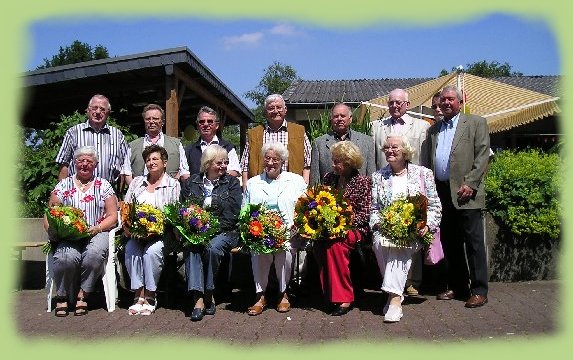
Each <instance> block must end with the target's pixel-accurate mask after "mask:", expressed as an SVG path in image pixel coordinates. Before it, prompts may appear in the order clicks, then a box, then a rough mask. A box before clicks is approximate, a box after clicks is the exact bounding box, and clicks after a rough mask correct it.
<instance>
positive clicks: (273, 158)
mask: <svg viewBox="0 0 573 360" xmlns="http://www.w3.org/2000/svg"><path fill="white" fill-rule="evenodd" d="M263 159H264V160H265V162H267V163H270V162H273V163H280V162H281V161H282V160H281V159H279V158H275V157H270V156H265V157H264V158H263Z"/></svg>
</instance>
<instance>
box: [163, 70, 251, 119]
mask: <svg viewBox="0 0 573 360" xmlns="http://www.w3.org/2000/svg"><path fill="white" fill-rule="evenodd" d="M173 73H174V74H175V76H176V77H177V78H178V79H179V80H181V81H182V82H183V83H185V85H186V86H187V87H188V88H189V89H190V90H192V91H194V92H195V93H197V95H199V97H201V98H203V99H205V100H206V101H207V102H209V103H210V104H211V105H212V107H218V108H220V109H222V110H223V112H224V113H225V114H226V115H227V116H228V117H230V118H232V119H233V120H234V121H235V122H236V123H237V124H240V125H243V124H244V125H245V126H246V124H247V122H246V120H245V119H241V117H240V116H239V115H237V114H236V113H235V112H233V111H232V109H231V108H230V107H228V106H227V105H226V104H225V103H224V102H223V101H221V100H219V99H218V98H217V97H216V96H214V95H213V94H211V93H210V92H209V91H208V90H207V89H206V88H205V87H203V86H202V85H200V84H199V83H197V82H195V81H193V79H191V77H190V76H189V75H187V74H186V73H185V72H184V71H183V70H181V69H179V68H178V67H177V66H174V67H173ZM219 115H220V116H222V115H223V114H219Z"/></svg>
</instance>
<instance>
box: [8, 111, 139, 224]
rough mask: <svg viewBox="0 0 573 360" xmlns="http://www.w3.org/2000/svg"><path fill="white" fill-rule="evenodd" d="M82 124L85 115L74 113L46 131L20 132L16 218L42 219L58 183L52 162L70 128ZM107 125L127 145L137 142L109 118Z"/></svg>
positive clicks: (63, 116)
mask: <svg viewBox="0 0 573 360" xmlns="http://www.w3.org/2000/svg"><path fill="white" fill-rule="evenodd" d="M85 121H86V115H85V114H80V113H78V112H75V113H74V114H72V115H69V116H65V115H62V116H61V118H60V121H59V122H52V123H50V125H49V127H48V128H47V129H45V130H35V129H22V130H21V137H22V145H21V151H20V159H19V160H18V163H17V165H16V166H17V173H18V177H19V181H20V190H21V194H20V207H19V210H18V216H20V217H42V216H43V214H44V209H45V207H46V205H47V203H48V198H49V196H50V192H51V191H52V190H53V189H54V187H55V186H56V184H57V182H58V171H59V169H58V164H56V162H55V160H56V156H57V155H58V151H59V150H60V146H61V144H62V141H63V139H64V135H65V133H66V131H67V130H68V129H69V128H70V127H72V126H74V125H77V124H79V123H82V122H85ZM107 122H108V124H110V125H112V126H115V127H117V128H119V129H121V131H122V132H123V134H124V136H125V138H126V140H127V141H128V142H129V141H131V140H133V139H135V138H137V136H136V135H133V134H132V133H131V132H130V131H129V130H128V128H126V127H122V126H119V125H118V124H117V123H116V121H115V120H113V119H112V118H108V120H107Z"/></svg>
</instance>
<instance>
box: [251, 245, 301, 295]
mask: <svg viewBox="0 0 573 360" xmlns="http://www.w3.org/2000/svg"><path fill="white" fill-rule="evenodd" d="M295 251H296V250H294V249H290V250H287V251H280V252H277V253H275V254H261V255H258V254H251V265H252V268H253V278H254V280H255V291H256V292H257V293H260V292H264V291H265V290H266V288H267V284H268V282H269V271H270V269H271V265H272V263H273V261H274V263H275V272H276V274H277V279H278V282H279V291H280V292H285V291H286V289H287V285H288V283H289V281H290V274H291V269H292V259H293V254H294V252H295Z"/></svg>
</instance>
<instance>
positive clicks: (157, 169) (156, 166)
mask: <svg viewBox="0 0 573 360" xmlns="http://www.w3.org/2000/svg"><path fill="white" fill-rule="evenodd" d="M145 167H146V168H147V171H149V172H150V173H161V172H164V171H165V168H166V167H167V161H164V160H162V159H161V154H160V153H158V152H152V153H151V154H149V155H147V158H146V159H145Z"/></svg>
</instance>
